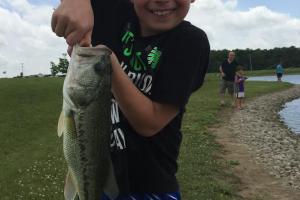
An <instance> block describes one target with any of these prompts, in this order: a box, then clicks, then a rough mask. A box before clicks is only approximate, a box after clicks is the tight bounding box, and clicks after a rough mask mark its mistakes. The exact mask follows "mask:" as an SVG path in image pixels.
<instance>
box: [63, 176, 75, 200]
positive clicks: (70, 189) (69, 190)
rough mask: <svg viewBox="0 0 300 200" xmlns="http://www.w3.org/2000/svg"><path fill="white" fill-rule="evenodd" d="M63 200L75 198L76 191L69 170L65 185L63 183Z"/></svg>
mask: <svg viewBox="0 0 300 200" xmlns="http://www.w3.org/2000/svg"><path fill="white" fill-rule="evenodd" d="M64 196H65V200H75V199H78V198H77V191H76V187H75V184H74V181H73V178H72V176H71V173H70V170H68V173H67V177H66V183H65V190H64Z"/></svg>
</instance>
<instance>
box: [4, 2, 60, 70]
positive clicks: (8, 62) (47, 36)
mask: <svg viewBox="0 0 300 200" xmlns="http://www.w3.org/2000/svg"><path fill="white" fill-rule="evenodd" d="M52 12H53V7H52V6H35V5H31V4H29V3H28V2H27V1H26V0H0V25H1V29H0V76H3V74H2V72H3V71H7V75H8V76H15V75H18V74H20V72H21V63H24V74H25V75H26V74H27V75H28V74H37V73H50V61H54V62H57V60H58V58H59V57H61V54H62V53H64V52H65V51H66V44H65V42H64V40H63V39H61V38H58V37H56V36H55V34H54V33H52V31H51V28H50V21H51V15H52Z"/></svg>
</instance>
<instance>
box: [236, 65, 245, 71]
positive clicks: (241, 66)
mask: <svg viewBox="0 0 300 200" xmlns="http://www.w3.org/2000/svg"><path fill="white" fill-rule="evenodd" d="M240 70H245V67H244V66H243V65H238V66H237V67H236V69H235V71H240Z"/></svg>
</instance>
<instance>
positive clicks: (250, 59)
mask: <svg viewBox="0 0 300 200" xmlns="http://www.w3.org/2000/svg"><path fill="white" fill-rule="evenodd" d="M249 61H250V70H251V71H252V58H251V54H249Z"/></svg>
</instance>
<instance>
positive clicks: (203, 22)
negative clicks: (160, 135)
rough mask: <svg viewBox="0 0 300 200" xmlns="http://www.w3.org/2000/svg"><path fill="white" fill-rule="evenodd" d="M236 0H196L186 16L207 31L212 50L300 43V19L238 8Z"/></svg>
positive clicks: (261, 9)
mask: <svg viewBox="0 0 300 200" xmlns="http://www.w3.org/2000/svg"><path fill="white" fill-rule="evenodd" d="M237 4H238V1H237V0H226V1H224V0H223V1H222V0H196V1H195V3H194V5H192V6H191V10H190V13H189V15H188V17H187V19H188V20H189V21H191V22H192V23H193V24H194V25H196V26H198V27H200V28H202V29H203V30H204V31H206V33H207V35H208V37H209V40H210V43H211V48H212V49H225V48H226V49H235V48H239V49H245V48H254V49H255V48H261V49H264V48H267V49H269V48H274V47H284V46H292V45H294V46H298V47H299V46H300V19H297V18H292V17H290V16H288V15H285V14H282V13H277V12H274V11H272V10H270V9H268V8H267V7H264V6H259V7H255V8H251V9H249V10H248V11H243V12H242V11H238V10H237Z"/></svg>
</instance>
